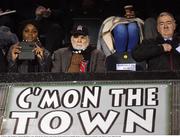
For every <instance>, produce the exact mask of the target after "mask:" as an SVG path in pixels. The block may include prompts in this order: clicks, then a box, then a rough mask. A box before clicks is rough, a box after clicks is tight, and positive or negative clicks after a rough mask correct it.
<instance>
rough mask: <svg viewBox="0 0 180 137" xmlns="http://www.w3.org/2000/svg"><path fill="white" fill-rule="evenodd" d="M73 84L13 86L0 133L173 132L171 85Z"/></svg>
mask: <svg viewBox="0 0 180 137" xmlns="http://www.w3.org/2000/svg"><path fill="white" fill-rule="evenodd" d="M69 84H70V83H69ZM69 84H68V82H67V83H57V84H54V83H52V84H48V86H46V85H45V84H35V83H34V84H25V85H16V86H13V87H12V88H11V90H10V91H9V96H8V99H7V105H6V113H5V117H4V119H3V125H2V131H1V134H2V135H145V134H148V135H154V134H156V135H158V134H159V135H167V134H169V133H168V132H169V126H170V125H169V123H170V108H169V107H170V91H171V86H170V85H168V84H120V83H118V82H117V83H111V82H106V83H104V84H103V82H101V83H100V82H97V83H93V84H92V82H89V83H88V82H87V83H84V82H82V83H81V82H79V83H76V84H71V85H69Z"/></svg>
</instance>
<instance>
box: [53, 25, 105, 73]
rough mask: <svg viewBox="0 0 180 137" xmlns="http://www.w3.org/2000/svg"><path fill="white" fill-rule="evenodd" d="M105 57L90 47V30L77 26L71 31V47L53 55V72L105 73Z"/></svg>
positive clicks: (59, 50)
mask: <svg viewBox="0 0 180 137" xmlns="http://www.w3.org/2000/svg"><path fill="white" fill-rule="evenodd" d="M104 64H105V55H104V54H103V53H102V52H101V51H99V50H97V49H96V47H92V46H91V45H90V38H89V34H88V29H87V27H86V26H84V25H79V24H78V25H75V26H74V27H73V29H72V30H71V45H70V46H69V47H66V48H61V49H58V50H56V51H55V52H54V54H53V66H52V72H67V73H83V72H94V73H102V72H105V65H104Z"/></svg>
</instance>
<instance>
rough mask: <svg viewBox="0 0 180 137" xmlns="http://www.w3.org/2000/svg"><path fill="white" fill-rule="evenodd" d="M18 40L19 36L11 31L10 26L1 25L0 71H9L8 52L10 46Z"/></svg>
mask: <svg viewBox="0 0 180 137" xmlns="http://www.w3.org/2000/svg"><path fill="white" fill-rule="evenodd" d="M17 41H18V38H17V36H16V35H15V34H14V33H12V32H11V30H10V28H9V27H7V26H1V27H0V72H6V71H7V60H6V55H7V52H8V50H9V47H10V46H11V45H12V44H14V43H16V42H17Z"/></svg>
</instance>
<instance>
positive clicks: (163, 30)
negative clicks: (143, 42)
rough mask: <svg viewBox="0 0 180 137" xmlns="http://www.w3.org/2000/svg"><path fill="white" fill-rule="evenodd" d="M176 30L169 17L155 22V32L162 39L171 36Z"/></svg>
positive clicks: (160, 18) (163, 17)
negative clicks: (156, 31)
mask: <svg viewBox="0 0 180 137" xmlns="http://www.w3.org/2000/svg"><path fill="white" fill-rule="evenodd" d="M175 29H176V23H175V21H174V19H173V18H172V17H171V16H168V15H166V16H162V17H159V18H158V20H157V30H158V32H159V33H160V34H161V35H162V37H164V38H170V37H172V36H173V34H174V31H175Z"/></svg>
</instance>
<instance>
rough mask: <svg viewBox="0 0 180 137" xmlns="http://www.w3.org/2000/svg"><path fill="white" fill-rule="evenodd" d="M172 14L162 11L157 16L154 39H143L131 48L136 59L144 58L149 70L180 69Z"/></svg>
mask: <svg viewBox="0 0 180 137" xmlns="http://www.w3.org/2000/svg"><path fill="white" fill-rule="evenodd" d="M175 29H176V23H175V19H174V17H173V15H172V14H171V13H169V12H162V13H160V15H159V16H158V18H157V31H158V33H159V36H158V37H157V38H156V39H151V40H144V41H143V42H142V43H141V44H140V45H138V46H137V47H136V48H135V50H133V53H132V55H133V57H134V59H135V60H136V61H144V60H146V61H147V63H148V69H149V70H158V71H159V70H161V71H162V70H165V71H173V70H179V69H180V39H179V38H178V37H177V36H176V35H175Z"/></svg>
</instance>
